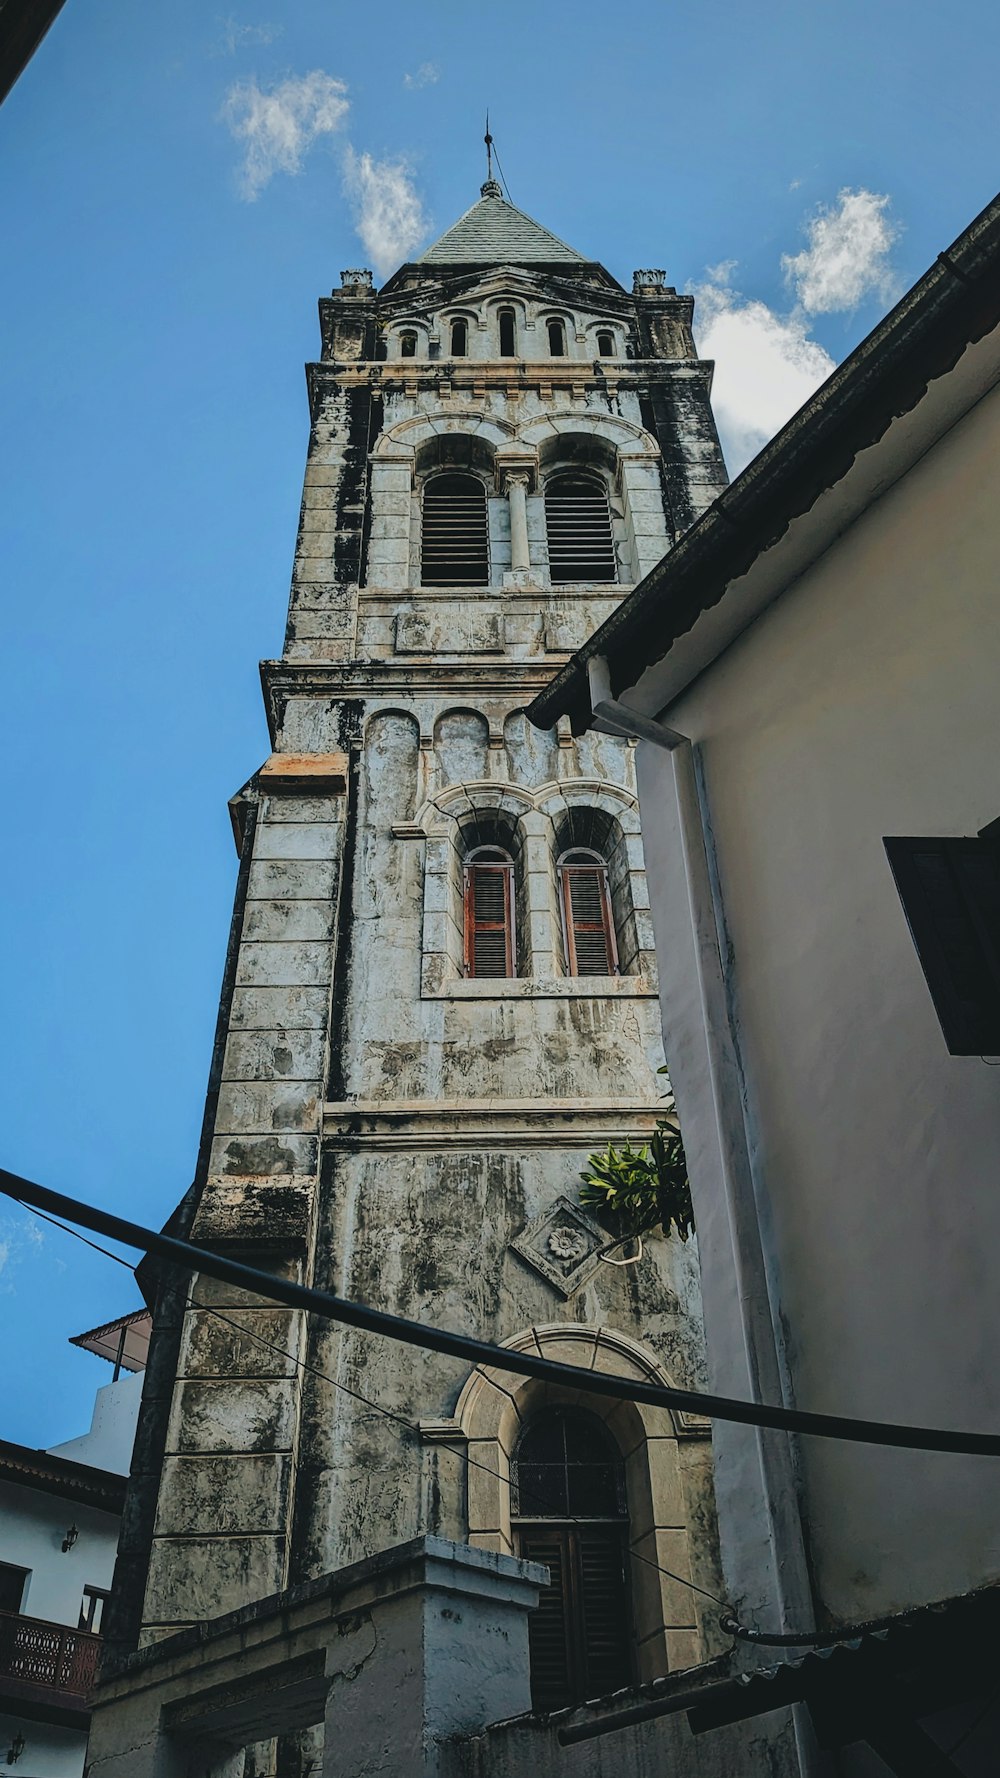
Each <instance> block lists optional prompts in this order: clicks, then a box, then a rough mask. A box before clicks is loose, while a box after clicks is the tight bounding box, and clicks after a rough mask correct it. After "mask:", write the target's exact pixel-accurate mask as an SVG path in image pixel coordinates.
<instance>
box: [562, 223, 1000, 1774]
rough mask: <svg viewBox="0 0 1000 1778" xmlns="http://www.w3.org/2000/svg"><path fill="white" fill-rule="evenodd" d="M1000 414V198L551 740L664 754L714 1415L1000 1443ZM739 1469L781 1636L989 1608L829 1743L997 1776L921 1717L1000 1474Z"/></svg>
mask: <svg viewBox="0 0 1000 1778" xmlns="http://www.w3.org/2000/svg"><path fill="white" fill-rule="evenodd" d="M998 382H1000V200H998V201H997V202H995V203H994V204H993V205H991V206H990V208H989V209H987V210H986V211H984V212H983V214H982V215H981V216H980V217H979V218H977V220H976V221H975V222H974V223H972V224H971V226H970V227H969V228H968V229H967V230H966V231H965V233H964V234H963V235H961V236H960V237H959V239H958V240H957V241H956V242H955V243H954V245H953V246H952V247H951V248H949V250H948V252H947V253H945V254H942V255H941V256H940V257H939V259H938V260H937V261H936V263H935V265H934V266H933V267H932V268H931V270H930V271H929V272H928V273H927V274H926V276H925V277H924V278H922V279H921V281H920V282H919V283H918V284H917V285H916V286H915V288H914V289H913V290H912V291H910V293H909V294H908V295H907V296H906V297H905V298H904V299H903V300H902V302H901V303H900V304H899V305H898V307H897V308H896V309H895V310H893V312H892V313H891V314H890V315H889V316H888V317H887V319H886V320H885V321H884V322H883V323H882V324H881V325H880V326H879V327H878V328H877V329H876V330H875V332H874V333H873V334H871V335H870V337H869V338H868V339H867V340H865V341H864V343H863V344H862V345H861V346H859V347H858V349H857V351H856V352H854V353H853V354H852V356H851V357H850V358H849V359H848V360H847V361H846V362H845V363H844V365H843V366H842V367H841V368H840V369H839V370H838V371H837V372H836V373H835V375H834V376H833V377H831V379H830V380H829V382H828V383H827V384H825V385H824V387H823V388H822V389H820V390H819V391H818V393H817V394H816V395H815V396H814V397H813V399H812V400H811V401H810V402H809V403H808V404H807V405H806V406H805V407H804V408H803V409H802V411H801V412H800V413H799V414H798V415H796V416H795V418H794V419H793V420H792V421H790V422H789V424H788V426H787V427H786V428H785V429H784V431H783V432H782V433H780V434H779V435H778V437H777V438H776V439H775V440H774V441H773V443H772V444H771V445H769V446H768V447H767V449H766V450H765V451H764V452H762V453H761V455H760V456H759V457H758V458H757V459H756V461H755V462H754V463H752V464H751V465H750V466H749V467H748V469H746V470H745V471H744V473H743V474H742V475H741V476H740V477H739V478H738V480H737V481H735V482H734V483H733V484H732V486H731V487H730V488H729V489H728V490H727V491H726V492H725V493H723V494H722V495H721V496H720V497H719V498H718V499H717V500H716V501H715V503H714V504H713V506H712V507H711V508H710V509H709V510H708V511H707V512H706V513H705V514H704V515H703V517H702V518H701V519H700V520H699V521H698V522H697V523H696V524H695V525H694V526H693V527H692V528H691V529H690V530H689V531H688V533H687V534H686V536H685V537H684V538H683V540H682V541H681V542H680V543H679V544H678V546H677V547H676V548H675V549H674V550H673V551H672V552H671V553H670V554H669V555H668V556H667V557H666V558H665V559H664V561H663V562H662V563H661V564H660V566H659V567H658V568H657V569H655V570H654V571H653V572H652V573H651V574H650V575H648V576H647V578H646V579H645V581H643V582H642V584H641V585H640V586H638V587H637V588H636V589H635V591H634V592H633V593H632V594H631V595H630V596H629V598H628V599H626V600H625V602H624V603H623V605H622V606H621V607H620V609H619V610H618V611H616V612H615V613H614V614H613V615H612V616H611V617H610V618H609V619H608V620H607V621H606V622H605V623H604V624H603V625H602V627H601V628H600V629H599V630H598V631H597V632H596V634H595V635H594V636H593V637H592V638H591V640H590V641H589V642H588V643H586V644H585V646H584V647H583V648H582V649H581V650H579V651H578V652H577V653H576V654H575V655H574V657H573V659H572V660H571V661H570V663H569V664H568V666H567V667H566V668H565V669H564V670H563V671H562V672H561V673H560V674H559V676H558V677H557V678H556V679H555V681H554V682H553V683H552V685H551V686H550V687H549V688H548V689H547V690H546V691H545V692H544V693H542V694H541V695H540V696H539V697H538V698H537V699H536V701H535V703H534V705H533V706H532V708H531V711H530V712H529V714H530V716H531V718H532V720H533V721H535V722H536V723H538V724H539V726H542V727H545V728H548V727H550V726H552V725H554V724H555V723H556V722H557V721H560V720H561V721H565V720H566V719H567V718H569V719H571V721H572V725H573V728H574V730H575V731H576V732H577V733H582V732H583V731H584V730H586V729H587V728H588V727H590V726H594V727H596V728H598V729H601V728H608V727H610V728H611V729H612V731H613V732H618V733H623V732H631V733H633V734H639V735H641V736H643V737H645V738H644V739H643V740H642V742H641V744H640V747H639V750H638V782H639V791H640V807H641V820H642V835H643V844H644V848H645V854H646V860H647V868H648V880H649V885H650V895H651V904H652V913H653V923H654V932H655V941H656V955H657V959H658V964H659V982H660V997H661V1009H662V1017H663V1031H664V1042H665V1048H666V1054H667V1060H668V1063H669V1065H670V1071H671V1078H672V1082H673V1085H674V1089H675V1092H676V1097H677V1101H678V1107H679V1111H680V1114H681V1120H682V1124H683V1129H684V1136H685V1142H686V1147H687V1153H688V1159H689V1165H690V1172H691V1183H692V1190H693V1195H694V1203H695V1215H696V1222H697V1229H698V1242H699V1253H700V1261H701V1276H702V1297H703V1305H704V1315H705V1326H706V1336H707V1342H708V1353H709V1370H710V1375H711V1380H712V1384H713V1386H714V1388H715V1389H716V1390H718V1391H720V1392H722V1393H725V1394H727V1395H731V1396H738V1397H742V1398H756V1399H758V1400H765V1401H770V1402H778V1403H781V1402H784V1403H786V1404H788V1405H792V1406H795V1407H797V1408H800V1409H808V1410H818V1411H821V1412H827V1413H831V1414H837V1415H853V1416H858V1417H864V1418H868V1419H877V1420H883V1421H893V1422H900V1423H905V1424H910V1425H917V1426H924V1427H927V1426H929V1427H942V1428H951V1429H955V1430H963V1431H980V1432H994V1433H995V1432H997V1431H998V1429H1000V1370H998V1366H997V1351H998V1346H1000V1295H998V1293H997V1290H996V1286H995V1279H994V1261H995V1255H996V1252H997V1249H998V1246H1000V1193H998V1190H997V1180H998V1174H1000V1072H998V1071H997V1067H996V1058H997V1052H998V1051H1000V1019H998V1012H1000V852H998V848H997V843H996V839H997V832H998V829H997V826H996V822H997V817H998V815H1000V784H998V775H997V740H998V735H997V729H998V717H1000V695H998V687H1000V621H998V620H1000V610H998V592H997V588H998V580H997V560H998V556H1000V505H998V501H997V491H996V488H997V472H998V465H1000V389H998ZM622 706H626V707H627V708H625V709H623V708H622ZM595 707H596V709H597V711H598V712H600V711H602V710H603V716H602V715H601V714H597V715H594V714H593V711H594V708H595ZM914 836H916V838H914ZM715 1450H716V1490H717V1501H718V1509H719V1522H720V1536H721V1543H722V1555H723V1564H724V1570H725V1575H726V1580H727V1585H728V1590H729V1592H730V1595H731V1597H732V1599H733V1601H734V1603H735V1604H737V1605H740V1606H742V1607H743V1609H744V1610H749V1611H751V1612H752V1613H753V1615H754V1620H755V1621H756V1622H757V1623H758V1624H759V1625H760V1626H761V1627H762V1628H767V1629H773V1630H775V1631H779V1630H801V1631H805V1630H809V1629H810V1628H811V1627H812V1626H814V1625H819V1626H825V1627H831V1628H836V1627H837V1626H840V1625H844V1624H848V1623H851V1622H852V1621H855V1620H859V1619H869V1618H872V1617H876V1616H882V1615H885V1614H893V1613H906V1612H908V1611H910V1610H912V1608H917V1607H921V1606H924V1605H926V1604H928V1603H930V1602H938V1601H956V1600H957V1601H958V1603H957V1604H953V1605H952V1606H951V1608H950V1609H949V1610H948V1611H947V1612H946V1613H944V1614H943V1615H942V1616H941V1617H940V1619H939V1620H937V1621H938V1622H939V1623H940V1625H941V1626H942V1628H941V1632H940V1634H939V1636H938V1640H937V1643H936V1644H935V1643H934V1640H933V1638H930V1639H929V1640H928V1651H929V1652H928V1654H927V1659H926V1662H925V1663H924V1664H921V1663H920V1662H918V1663H917V1664H916V1665H915V1667H914V1669H913V1671H911V1673H910V1675H909V1678H908V1679H907V1680H906V1682H905V1685H907V1686H909V1691H906V1690H905V1686H904V1691H903V1692H899V1691H898V1689H897V1693H896V1694H894V1697H895V1702H894V1703H893V1704H892V1705H891V1708H890V1707H887V1706H885V1700H884V1695H883V1696H882V1704H883V1707H884V1708H888V1718H886V1717H885V1716H884V1715H883V1719H882V1722H881V1727H880V1726H879V1725H878V1724H877V1723H876V1724H874V1725H873V1724H872V1723H870V1722H869V1721H868V1718H867V1717H866V1716H865V1712H864V1710H862V1709H861V1707H860V1706H858V1707H857V1709H856V1711H855V1715H854V1717H853V1718H852V1719H851V1721H850V1725H849V1726H848V1711H847V1703H848V1701H849V1700H853V1702H852V1703H851V1709H854V1706H855V1704H856V1702H857V1700H856V1696H855V1694H854V1693H853V1692H851V1686H852V1684H854V1680H853V1679H852V1677H851V1675H852V1672H854V1670H855V1669H853V1668H852V1667H851V1663H850V1661H846V1662H842V1671H843V1672H844V1674H845V1678H844V1681H843V1684H844V1687H845V1690H844V1693H843V1698H842V1703H843V1710H844V1714H843V1719H842V1721H841V1724H840V1726H839V1728H838V1727H836V1725H831V1723H830V1722H829V1721H827V1722H825V1725H824V1724H819V1725H818V1726H820V1730H821V1736H824V1735H825V1737H826V1738H827V1739H828V1740H831V1741H832V1742H833V1743H834V1744H836V1742H837V1739H838V1736H839V1738H840V1740H842V1741H844V1740H846V1741H851V1740H852V1739H867V1740H869V1742H871V1743H872V1744H873V1745H879V1744H880V1738H881V1745H880V1751H881V1755H882V1759H883V1761H884V1763H885V1764H886V1765H887V1766H889V1767H890V1768H891V1769H893V1770H898V1771H900V1772H902V1771H904V1770H905V1771H911V1770H913V1771H916V1770H918V1769H919V1770H920V1771H932V1770H933V1771H935V1772H937V1771H940V1772H945V1771H968V1772H972V1771H974V1770H982V1771H984V1772H985V1771H986V1770H989V1771H995V1770H996V1769H997V1764H996V1742H995V1739H993V1737H994V1735H995V1730H991V1729H990V1726H989V1721H988V1718H984V1720H983V1722H982V1723H981V1724H980V1726H979V1728H977V1729H975V1730H974V1732H971V1733H969V1735H968V1737H967V1739H966V1740H965V1741H964V1742H963V1744H962V1746H961V1750H960V1751H956V1752H955V1753H954V1757H953V1759H952V1760H951V1761H950V1762H949V1760H948V1759H943V1760H942V1756H941V1753H940V1748H941V1747H942V1746H944V1747H946V1748H948V1749H949V1750H950V1742H951V1741H952V1740H955V1741H957V1740H958V1738H959V1730H958V1729H957V1728H956V1729H955V1730H954V1734H953V1735H951V1736H949V1735H947V1734H946V1733H945V1732H944V1730H943V1729H942V1727H941V1724H940V1722H939V1721H938V1720H937V1719H934V1720H931V1719H930V1718H926V1720H924V1724H923V1729H921V1728H920V1727H919V1723H918V1722H916V1721H915V1719H920V1718H925V1713H926V1712H928V1711H930V1710H933V1709H934V1708H936V1707H937V1706H943V1704H944V1703H945V1702H948V1701H949V1700H950V1701H951V1703H953V1704H955V1705H958V1703H959V1702H960V1694H961V1692H962V1683H961V1679H960V1676H959V1675H956V1674H952V1675H951V1680H952V1681H953V1682H954V1683H952V1684H951V1687H950V1690H949V1686H948V1685H941V1684H939V1675H940V1663H941V1662H942V1661H945V1663H946V1647H947V1644H948V1641H949V1640H950V1641H951V1642H952V1643H954V1639H955V1638H956V1637H958V1638H959V1639H961V1637H962V1635H963V1633H964V1632H963V1625H967V1624H968V1623H969V1622H971V1615H970V1614H975V1613H980V1614H981V1613H983V1612H987V1611H989V1610H992V1604H993V1600H994V1599H995V1598H996V1595H995V1594H991V1593H987V1594H986V1595H985V1596H984V1597H983V1598H982V1599H978V1600H973V1601H971V1602H970V1600H969V1598H968V1595H969V1594H970V1593H973V1592H974V1591H975V1590H976V1589H980V1588H982V1587H983V1586H984V1585H986V1584H991V1583H996V1582H997V1580H998V1578H1000V1487H998V1483H1000V1473H998V1468H997V1463H996V1461H995V1460H993V1461H991V1460H989V1459H987V1458H984V1457H977V1456H961V1455H945V1454H941V1453H933V1452H927V1451H920V1450H905V1449H889V1448H885V1447H884V1446H881V1447H880V1446H879V1445H877V1444H856V1443H847V1442H841V1441H838V1440H834V1439H828V1438H816V1437H806V1438H802V1439H801V1441H800V1442H799V1443H798V1444H797V1446H793V1444H792V1441H791V1440H790V1439H789V1438H788V1436H787V1435H786V1434H784V1433H774V1432H772V1433H769V1434H766V1435H758V1434H757V1433H755V1432H753V1431H752V1430H749V1429H741V1428H737V1427H732V1426H729V1427H726V1426H724V1425H719V1426H717V1427H716V1432H715ZM963 1596H964V1597H963ZM923 1621H924V1620H923V1619H920V1620H919V1622H920V1623H923ZM928 1621H929V1620H928ZM945 1632H947V1634H945ZM923 1633H924V1632H923V1631H922V1630H921V1631H920V1634H921V1635H922V1634H923ZM994 1633H995V1632H994ZM892 1634H895V1632H893V1633H892ZM974 1642H975V1639H973V1646H974ZM890 1644H891V1637H890ZM865 1647H866V1645H865V1644H862V1647H861V1650H860V1651H859V1654H858V1656H857V1660H858V1662H859V1663H863V1661H864V1660H867V1659H868V1658H869V1657H868V1655H867V1654H866V1653H865ZM935 1649H936V1655H935V1654H934V1650H935ZM880 1658H881V1657H880ZM886 1658H887V1659H888V1657H886ZM921 1658H922V1659H923V1657H921ZM899 1659H901V1657H897V1661H898V1660H899ZM969 1659H970V1661H971V1662H972V1667H971V1669H970V1671H969V1673H967V1675H966V1678H967V1681H968V1683H967V1684H966V1686H965V1690H966V1693H968V1694H969V1695H971V1693H972V1692H974V1690H975V1684H974V1682H975V1680H976V1678H977V1677H979V1678H981V1675H977V1673H976V1672H975V1671H974V1669H975V1661H974V1658H973V1657H972V1656H970V1657H969ZM946 1664H947V1663H946ZM816 1665H817V1671H818V1664H816ZM806 1667H808V1663H806ZM831 1671H833V1667H832V1665H831V1666H830V1667H829V1669H828V1673H829V1672H831ZM897 1681H898V1685H904V1682H903V1680H902V1679H901V1678H899V1675H898V1674H897V1675H896V1679H895V1680H894V1682H893V1683H894V1684H895V1683H897ZM802 1684H803V1686H804V1690H800V1692H799V1694H798V1695H799V1696H803V1697H804V1696H807V1695H808V1685H809V1681H808V1676H807V1678H806V1680H805V1681H803V1682H802ZM994 1695H995V1694H994ZM869 1702H870V1700H869ZM868 1707H869V1706H867V1705H866V1706H865V1708H866V1709H867V1708H868ZM814 1715H817V1716H818V1717H822V1711H821V1710H820V1711H818V1712H814ZM889 1719H891V1723H890V1728H889V1729H887V1728H886V1721H887V1720H889ZM869 1729H871V1732H870V1733H869ZM890 1729H891V1732H890ZM925 1731H926V1733H927V1735H928V1736H929V1738H930V1740H932V1741H933V1743H934V1746H933V1747H932V1748H929V1747H928V1745H927V1744H926V1743H923V1744H922V1746H923V1751H922V1754H921V1755H920V1757H922V1758H923V1759H924V1761H925V1763H924V1764H919V1762H918V1760H917V1754H915V1753H914V1752H913V1748H914V1747H916V1746H917V1743H918V1742H920V1739H921V1735H922V1734H924V1732H925ZM893 1735H896V1737H897V1742H898V1740H899V1737H900V1736H902V1737H903V1738H904V1739H905V1738H906V1737H910V1743H911V1745H910V1755H909V1757H910V1759H911V1763H907V1756H906V1755H904V1754H901V1753H900V1751H899V1746H898V1745H896V1750H895V1752H892V1750H891V1748H890V1742H892V1736H893ZM914 1737H915V1739H914ZM984 1737H989V1738H990V1748H991V1749H992V1751H988V1752H986V1753H983V1752H982V1751H981V1750H982V1748H983V1746H984ZM868 1757H869V1756H867V1755H866V1756H865V1758H866V1759H867V1758H868ZM977 1759H979V1760H983V1759H985V1761H986V1763H985V1764H980V1765H979V1766H977V1765H976V1763H975V1762H976V1760H977ZM928 1762H929V1763H928ZM935 1762H937V1763H935ZM851 1769H855V1768H851ZM857 1769H860V1768H857ZM864 1769H865V1771H873V1770H877V1769H879V1768H877V1767H872V1766H871V1765H870V1764H868V1765H865V1767H864Z"/></svg>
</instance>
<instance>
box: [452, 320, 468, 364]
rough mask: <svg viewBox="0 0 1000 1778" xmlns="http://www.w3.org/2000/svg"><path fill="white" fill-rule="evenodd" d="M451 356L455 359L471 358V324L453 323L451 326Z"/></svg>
mask: <svg viewBox="0 0 1000 1778" xmlns="http://www.w3.org/2000/svg"><path fill="white" fill-rule="evenodd" d="M451 355H452V357H453V358H467V357H468V356H469V324H468V322H467V321H461V320H460V321H453V322H452V324H451Z"/></svg>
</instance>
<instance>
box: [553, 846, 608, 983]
mask: <svg viewBox="0 0 1000 1778" xmlns="http://www.w3.org/2000/svg"><path fill="white" fill-rule="evenodd" d="M558 870H559V902H560V906H561V908H562V922H563V943H564V945H565V948H566V968H567V970H568V972H569V974H570V975H617V974H618V945H617V942H616V939H615V923H614V918H613V915H612V910H611V894H610V891H609V888H608V867H607V865H606V863H605V862H604V859H603V858H602V857H601V855H600V853H599V852H591V851H590V850H588V849H586V848H584V847H577V848H576V849H575V850H574V851H572V852H564V853H563V855H562V857H561V858H560V859H559V861H558Z"/></svg>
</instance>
